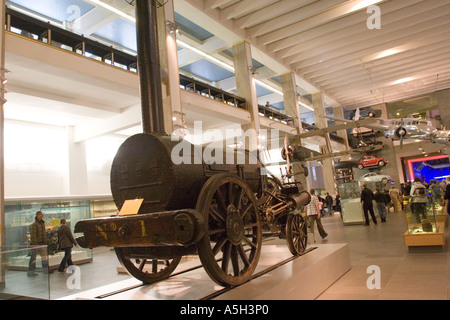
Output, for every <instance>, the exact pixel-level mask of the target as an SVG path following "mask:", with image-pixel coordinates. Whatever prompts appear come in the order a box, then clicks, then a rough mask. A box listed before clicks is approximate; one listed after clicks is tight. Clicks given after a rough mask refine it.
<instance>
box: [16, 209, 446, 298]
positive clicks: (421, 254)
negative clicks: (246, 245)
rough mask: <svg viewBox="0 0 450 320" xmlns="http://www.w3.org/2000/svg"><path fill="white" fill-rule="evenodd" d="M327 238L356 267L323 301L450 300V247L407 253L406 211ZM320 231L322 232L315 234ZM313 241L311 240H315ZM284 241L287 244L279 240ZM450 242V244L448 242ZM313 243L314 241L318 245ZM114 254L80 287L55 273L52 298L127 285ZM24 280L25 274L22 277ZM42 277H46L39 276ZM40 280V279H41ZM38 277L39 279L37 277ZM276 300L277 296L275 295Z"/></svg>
mask: <svg viewBox="0 0 450 320" xmlns="http://www.w3.org/2000/svg"><path fill="white" fill-rule="evenodd" d="M322 222H323V225H324V228H325V229H326V231H327V233H328V237H327V238H326V239H324V240H322V239H320V237H319V236H318V235H317V234H316V238H318V239H320V240H317V244H321V245H326V244H337V243H348V245H349V249H350V258H351V264H352V268H351V269H350V270H349V271H348V272H346V273H345V274H344V275H343V276H342V277H341V278H339V279H338V280H337V281H336V282H335V283H334V284H333V285H331V286H330V287H329V288H328V289H326V290H325V291H324V292H322V294H321V295H320V296H318V298H317V299H318V300H336V299H339V300H391V299H400V300H403V299H407V300H411V299H413V300H428V299H432V300H447V299H449V298H450V293H449V285H450V256H449V254H448V247H447V245H445V246H444V247H424V248H418V249H415V250H408V248H407V247H405V245H404V243H403V233H404V232H405V231H406V220H405V217H404V214H403V213H389V214H388V218H387V222H386V223H380V222H378V224H377V225H374V224H372V223H371V225H370V226H364V225H352V226H344V225H343V224H342V220H341V218H340V215H339V214H338V213H335V214H334V215H333V216H325V217H323V218H322ZM316 233H317V231H316ZM311 238H312V237H311V236H310V237H309V241H310V242H313V241H312V239H311ZM275 241H284V240H275ZM447 243H448V240H447ZM313 244H314V243H311V245H313ZM118 266H119V263H118V261H117V258H116V256H115V253H114V252H113V251H111V250H110V249H107V248H100V249H95V250H94V260H93V262H91V263H87V264H84V265H81V266H80V272H81V277H80V279H81V282H80V288H78V289H77V288H70V285H68V282H67V281H68V280H69V277H70V275H69V274H66V273H59V272H53V273H51V274H50V275H49V281H48V283H49V288H50V294H49V298H50V299H52V300H54V299H59V298H62V297H66V296H71V295H74V294H77V292H83V291H86V290H90V289H94V288H98V287H101V286H106V285H108V284H111V283H116V282H120V281H125V282H126V281H128V280H130V279H133V278H131V277H130V276H129V275H127V274H123V273H120V274H119V273H118V272H117V267H118ZM370 266H377V267H378V268H379V269H378V270H379V273H378V274H379V278H377V280H379V284H380V288H379V289H378V288H374V289H369V288H368V285H367V282H368V279H369V278H370V279H369V280H370V281H369V282H370V284H374V283H376V281H375V282H374V281H372V279H373V278H374V275H373V274H372V273H368V268H369V267H370ZM18 275H19V276H22V277H23V279H24V281H28V282H30V281H35V282H37V281H38V279H27V278H26V275H25V273H24V272H22V273H18ZM40 276H42V275H40ZM38 277H39V276H38ZM38 277H37V278H38ZM274 299H276V297H274Z"/></svg>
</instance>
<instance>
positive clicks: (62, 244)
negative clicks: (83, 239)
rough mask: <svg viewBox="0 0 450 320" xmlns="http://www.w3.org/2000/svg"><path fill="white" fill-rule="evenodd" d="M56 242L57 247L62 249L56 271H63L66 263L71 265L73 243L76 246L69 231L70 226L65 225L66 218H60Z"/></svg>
mask: <svg viewBox="0 0 450 320" xmlns="http://www.w3.org/2000/svg"><path fill="white" fill-rule="evenodd" d="M58 242H59V249H60V250H63V251H64V257H63V258H62V260H61V263H60V264H59V267H58V271H59V272H64V269H65V268H66V265H68V266H71V265H73V262H72V248H73V245H76V246H78V244H77V242H76V241H75V239H74V238H73V235H72V231H70V228H69V227H68V226H67V225H66V219H61V225H60V226H59V229H58Z"/></svg>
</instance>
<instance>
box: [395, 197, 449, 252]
mask: <svg viewBox="0 0 450 320" xmlns="http://www.w3.org/2000/svg"><path fill="white" fill-rule="evenodd" d="M434 200H435V199H434V197H433V196H432V195H414V196H410V197H409V201H408V205H406V206H405V216H406V223H407V227H408V230H407V231H406V232H405V234H404V235H403V238H404V242H405V245H406V246H408V247H412V246H443V245H444V244H445V236H444V233H445V230H444V223H443V222H440V221H438V219H437V213H438V212H440V211H442V206H441V205H440V203H435V201H434Z"/></svg>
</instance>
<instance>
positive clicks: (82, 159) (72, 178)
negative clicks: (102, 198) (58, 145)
mask: <svg viewBox="0 0 450 320" xmlns="http://www.w3.org/2000/svg"><path fill="white" fill-rule="evenodd" d="M74 131H75V130H74V127H67V128H66V132H67V144H68V154H69V159H68V160H69V168H68V183H67V185H68V186H67V188H68V190H67V191H68V192H67V193H68V195H71V196H73V195H86V194H88V193H89V184H88V174H87V164H86V142H85V141H83V142H75V141H74Z"/></svg>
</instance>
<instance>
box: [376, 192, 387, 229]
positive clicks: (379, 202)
mask: <svg viewBox="0 0 450 320" xmlns="http://www.w3.org/2000/svg"><path fill="white" fill-rule="evenodd" d="M373 197H374V200H375V205H376V207H377V211H378V215H379V216H380V218H381V222H386V214H387V212H386V203H385V199H384V192H382V191H380V189H378V188H376V189H375V193H374V195H373Z"/></svg>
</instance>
